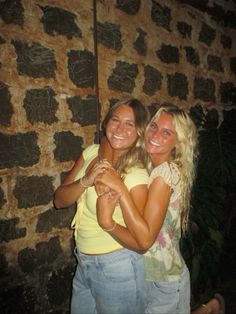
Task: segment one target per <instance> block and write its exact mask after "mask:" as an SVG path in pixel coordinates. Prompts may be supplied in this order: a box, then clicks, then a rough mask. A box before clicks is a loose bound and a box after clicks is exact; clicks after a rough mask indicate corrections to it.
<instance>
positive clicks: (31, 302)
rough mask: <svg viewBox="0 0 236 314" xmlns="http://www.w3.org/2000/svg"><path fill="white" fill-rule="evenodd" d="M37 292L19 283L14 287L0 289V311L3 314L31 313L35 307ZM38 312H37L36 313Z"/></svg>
mask: <svg viewBox="0 0 236 314" xmlns="http://www.w3.org/2000/svg"><path fill="white" fill-rule="evenodd" d="M36 295H37V293H36V291H35V288H33V287H29V286H27V285H24V284H20V285H19V283H18V284H17V285H16V286H14V287H2V288H1V289H0V303H1V312H2V313H4V314H8V313H9V314H10V313H15V314H18V313H19V314H21V313H24V314H32V313H37V312H36V309H35V304H36V299H37V297H36ZM38 314H39V313H38Z"/></svg>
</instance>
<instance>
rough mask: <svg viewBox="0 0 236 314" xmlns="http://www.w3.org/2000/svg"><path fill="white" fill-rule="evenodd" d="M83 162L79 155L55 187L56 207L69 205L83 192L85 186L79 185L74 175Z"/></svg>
mask: <svg viewBox="0 0 236 314" xmlns="http://www.w3.org/2000/svg"><path fill="white" fill-rule="evenodd" d="M83 163H84V159H83V157H80V158H79V159H78V160H77V161H76V162H75V164H74V166H73V168H72V169H71V171H70V173H69V174H68V176H67V177H66V179H65V180H64V182H63V183H62V184H61V185H60V186H59V187H58V188H57V189H56V191H55V193H54V204H55V207H56V208H65V207H68V206H71V205H72V204H74V203H75V202H76V200H77V199H78V198H79V197H80V196H81V194H82V193H83V192H84V190H85V188H84V187H83V186H82V185H81V183H80V180H76V181H74V179H75V176H76V174H77V173H78V171H79V169H80V168H81V167H82V165H83Z"/></svg>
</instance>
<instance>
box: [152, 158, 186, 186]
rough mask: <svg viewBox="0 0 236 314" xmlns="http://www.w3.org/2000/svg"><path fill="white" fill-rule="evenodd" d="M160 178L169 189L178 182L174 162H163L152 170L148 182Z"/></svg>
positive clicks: (177, 169)
mask: <svg viewBox="0 0 236 314" xmlns="http://www.w3.org/2000/svg"><path fill="white" fill-rule="evenodd" d="M156 177H162V178H163V180H164V181H165V182H166V183H167V184H168V185H169V186H171V187H173V185H176V184H178V182H179V181H180V172H179V168H178V166H177V165H176V164H175V163H174V162H167V161H166V162H163V163H162V164H160V165H159V166H157V167H156V168H154V169H153V170H152V173H151V175H150V182H149V184H151V182H152V181H153V180H154V179H155V178H156Z"/></svg>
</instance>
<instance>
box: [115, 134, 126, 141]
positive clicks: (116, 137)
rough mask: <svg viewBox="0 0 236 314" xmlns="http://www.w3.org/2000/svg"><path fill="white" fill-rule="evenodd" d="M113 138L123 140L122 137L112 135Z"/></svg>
mask: <svg viewBox="0 0 236 314" xmlns="http://www.w3.org/2000/svg"><path fill="white" fill-rule="evenodd" d="M113 137H114V138H115V139H117V140H123V139H124V137H123V136H118V135H113Z"/></svg>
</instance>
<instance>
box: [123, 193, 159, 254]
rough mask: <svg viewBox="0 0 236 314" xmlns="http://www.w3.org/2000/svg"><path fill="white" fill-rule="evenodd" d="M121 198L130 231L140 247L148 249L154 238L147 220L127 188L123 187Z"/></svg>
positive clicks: (124, 216)
mask: <svg viewBox="0 0 236 314" xmlns="http://www.w3.org/2000/svg"><path fill="white" fill-rule="evenodd" d="M119 200H120V207H121V210H122V214H123V218H124V221H125V224H126V226H127V228H128V230H129V232H130V233H131V235H132V236H133V237H134V238H135V240H136V242H137V244H138V246H139V248H142V250H144V251H145V250H147V249H148V248H149V247H150V246H151V243H152V238H153V237H152V235H151V232H150V228H149V225H148V223H147V221H146V220H145V219H144V217H143V215H142V214H141V213H140V212H139V211H138V210H137V208H136V206H135V204H134V202H133V200H132V198H131V197H130V194H129V191H128V190H127V189H123V191H122V196H121V197H120V199H119Z"/></svg>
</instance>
